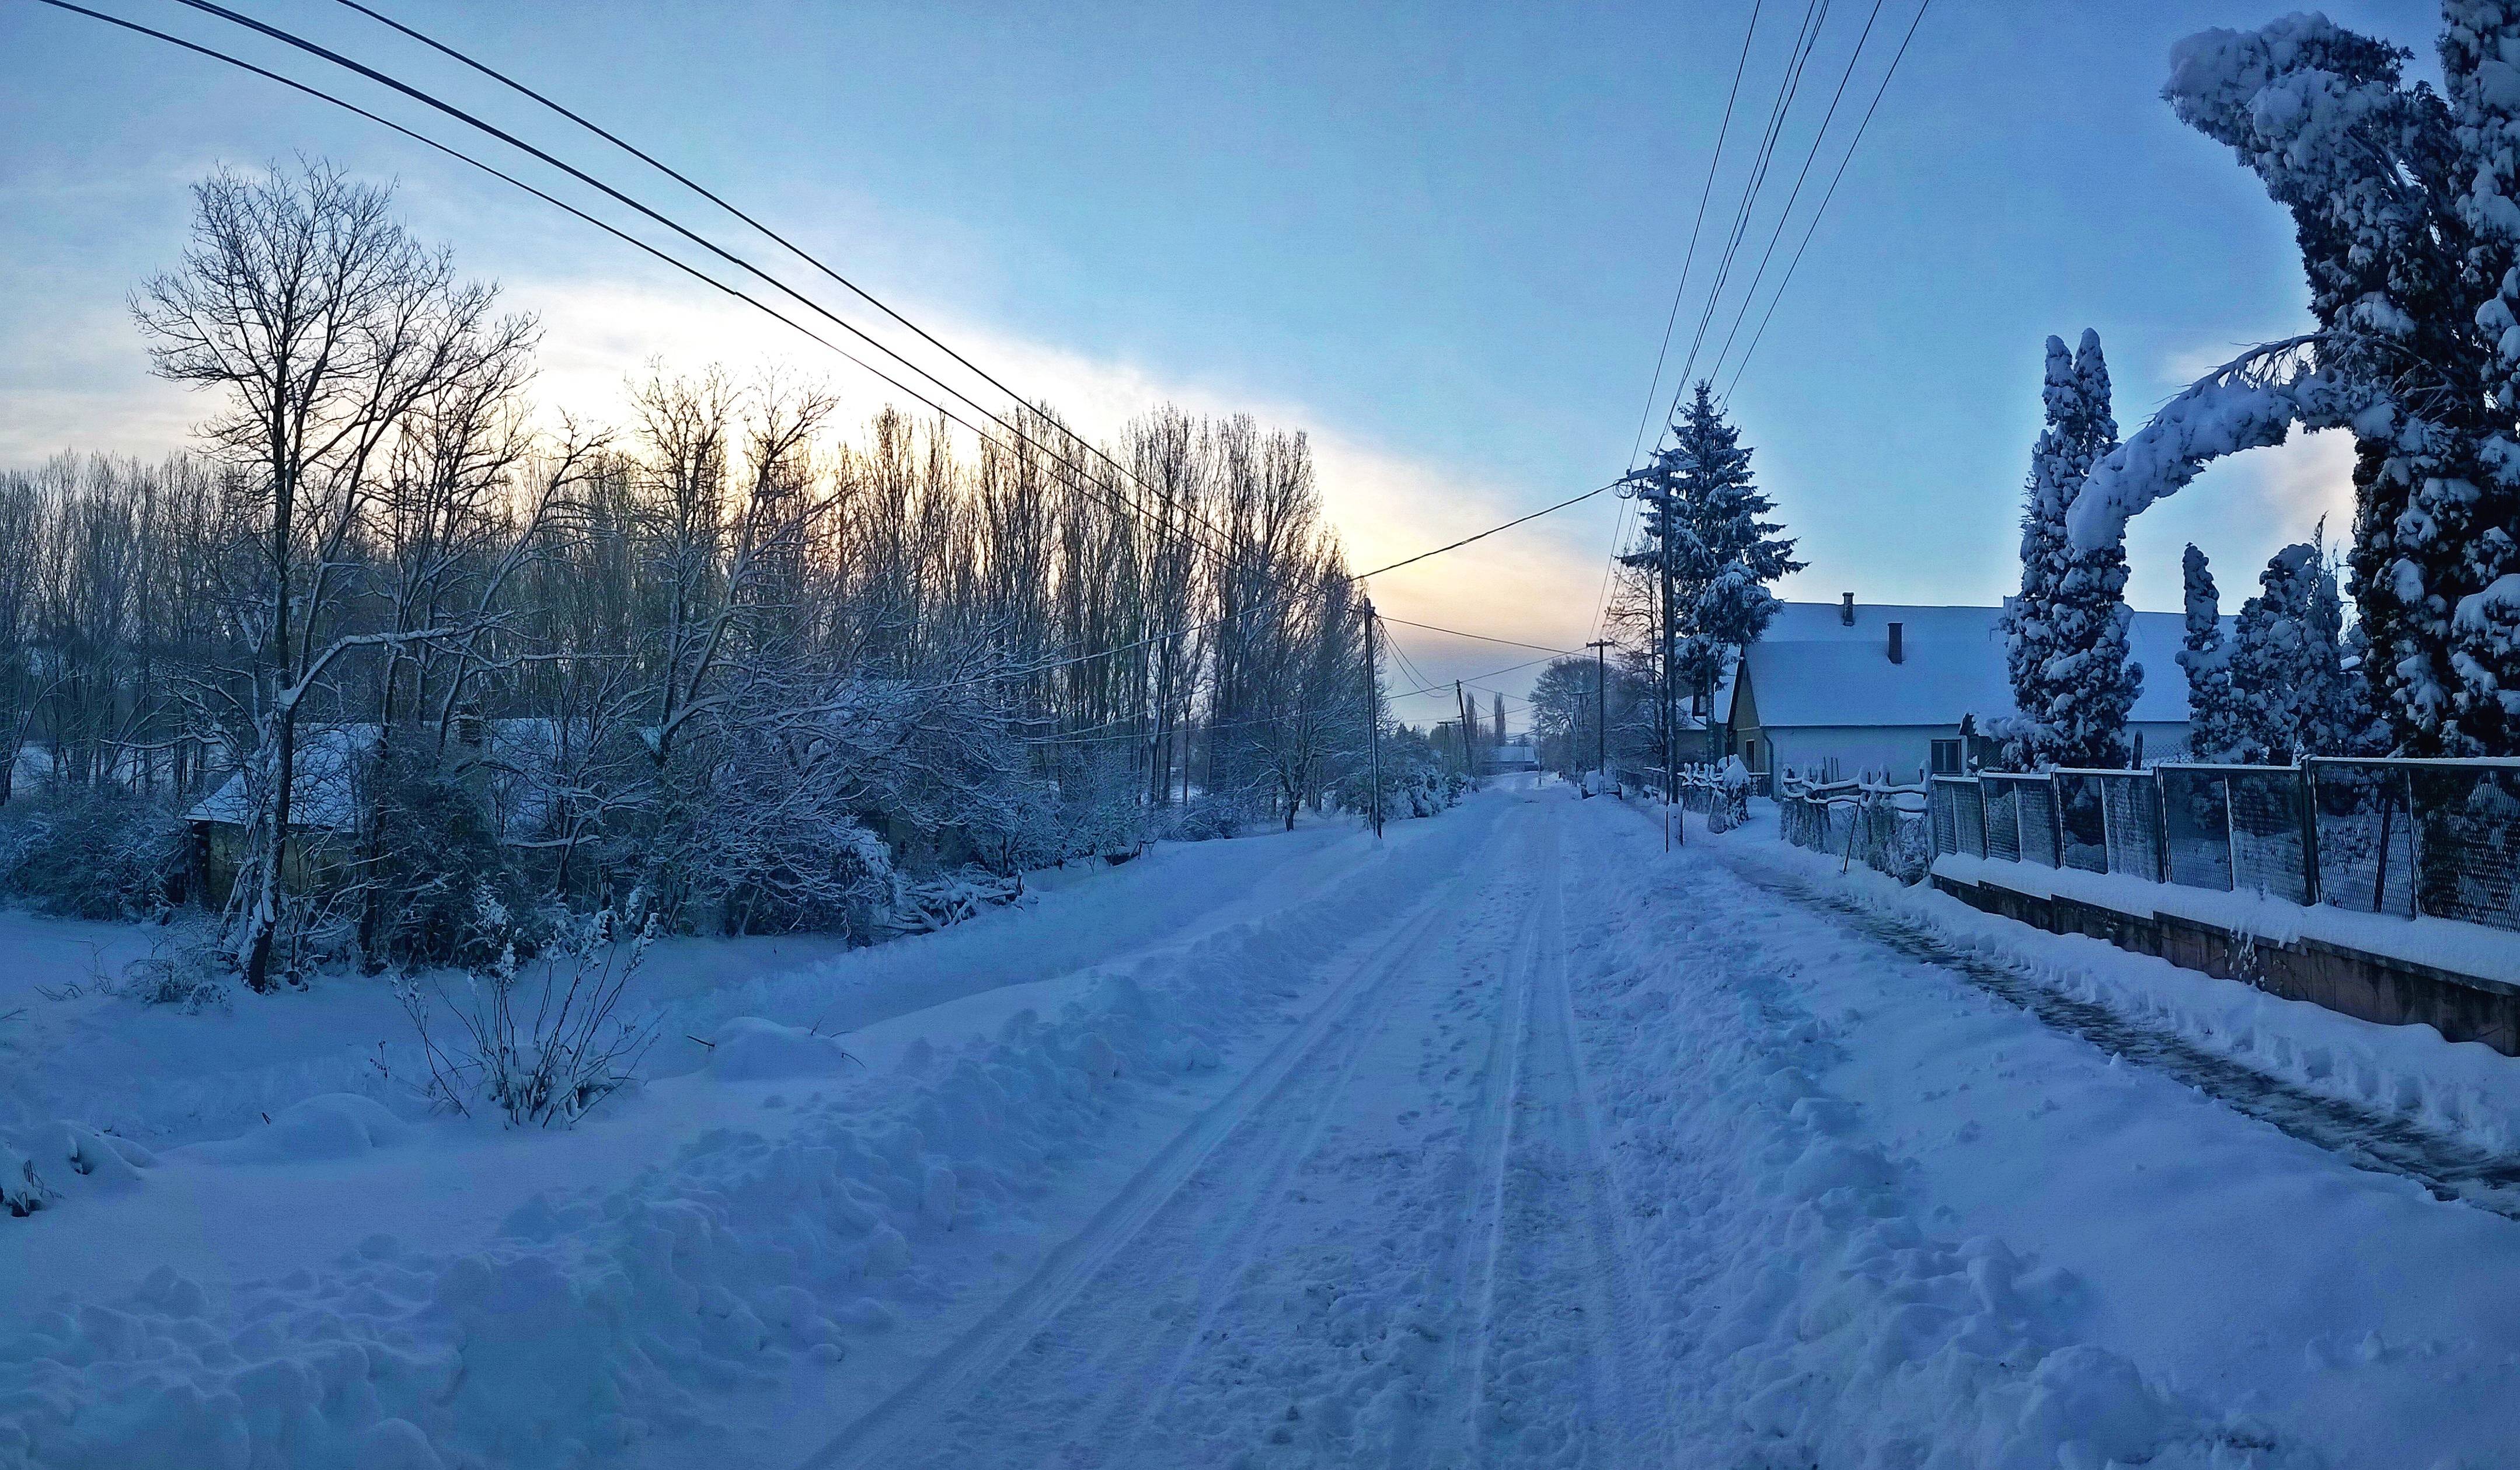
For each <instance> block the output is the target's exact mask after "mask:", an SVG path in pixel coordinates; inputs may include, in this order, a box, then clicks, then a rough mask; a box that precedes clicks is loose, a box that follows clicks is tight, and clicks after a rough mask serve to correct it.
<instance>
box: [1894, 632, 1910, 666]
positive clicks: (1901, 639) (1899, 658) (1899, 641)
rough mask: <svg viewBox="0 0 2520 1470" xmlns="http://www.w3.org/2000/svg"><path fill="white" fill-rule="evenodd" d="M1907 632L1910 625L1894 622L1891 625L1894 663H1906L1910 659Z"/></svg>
mask: <svg viewBox="0 0 2520 1470" xmlns="http://www.w3.org/2000/svg"><path fill="white" fill-rule="evenodd" d="M1907 632H1908V625H1907V624H1905V623H1892V624H1891V625H1890V661H1891V662H1892V663H1906V662H1907V661H1908V640H1907V637H1906V635H1907Z"/></svg>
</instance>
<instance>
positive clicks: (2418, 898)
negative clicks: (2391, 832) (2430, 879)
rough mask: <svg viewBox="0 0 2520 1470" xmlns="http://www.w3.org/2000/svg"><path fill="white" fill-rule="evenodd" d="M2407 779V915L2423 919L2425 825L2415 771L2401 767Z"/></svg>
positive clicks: (2400, 769)
mask: <svg viewBox="0 0 2520 1470" xmlns="http://www.w3.org/2000/svg"><path fill="white" fill-rule="evenodd" d="M2398 770H2399V771H2400V772H2401V773H2403V774H2404V775H2405V776H2406V778H2407V914H2408V917H2410V918H2421V917H2422V916H2423V913H2424V824H2423V821H2422V819H2421V818H2420V817H2418V816H2417V815H2416V812H2415V770H2414V768H2413V767H2412V766H2401V767H2399V768H2398Z"/></svg>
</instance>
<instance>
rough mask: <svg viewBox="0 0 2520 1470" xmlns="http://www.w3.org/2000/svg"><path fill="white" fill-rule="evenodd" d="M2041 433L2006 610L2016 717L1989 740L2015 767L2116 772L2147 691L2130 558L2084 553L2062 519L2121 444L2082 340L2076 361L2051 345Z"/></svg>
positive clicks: (2101, 379) (2119, 553) (2098, 364)
mask: <svg viewBox="0 0 2520 1470" xmlns="http://www.w3.org/2000/svg"><path fill="white" fill-rule="evenodd" d="M2042 396H2043V397H2044V398H2045V399H2046V403H2047V410H2048V426H2047V427H2046V428H2045V429H2043V430H2041V432H2040V435H2039V442H2038V445H2037V446H2036V447H2035V448H2034V449H2033V450H2032V451H2031V457H2030V481H2029V486H2028V490H2027V493H2026V496H2025V500H2024V504H2023V506H2022V512H2021V592H2020V595H2019V596H2018V597H2016V598H2014V599H2013V601H2012V602H2011V604H2010V605H2009V606H2008V607H2006V608H2005V609H2004V614H2003V628H2004V658H2005V667H2006V670H2007V672H2009V674H2010V675H2011V678H2012V700H2013V705H2014V707H2015V709H2017V710H2018V711H2019V714H2018V716H2017V717H2016V718H2015V719H2013V720H2010V721H2007V722H2004V724H2003V728H2002V729H2000V730H1999V731H1998V732H1996V733H1997V734H1998V735H2002V736H2003V739H2004V748H2005V759H2006V761H2007V762H2008V763H2010V764H2013V765H2016V766H2021V767H2030V766H2043V765H2067V766H2116V765H2121V764H2123V763H2124V762H2125V760H2126V759H2127V754H2128V751H2127V744H2126V718H2127V712H2128V711H2129V710H2130V709H2132V708H2134V706H2135V700H2136V695H2137V694H2138V693H2139V692H2141V691H2142V689H2143V670H2142V668H2141V667H2140V666H2138V665H2136V664H2132V663H2130V662H2128V660H2127V634H2126V625H2127V616H2128V615H2127V610H2126V575H2127V568H2126V552H2125V548H2124V547H2123V546H2122V545H2121V546H2102V547H2097V548H2093V549H2090V550H2084V549H2081V548H2078V547H2076V546H2075V545H2074V544H2073V542H2072V540H2071V539H2070V538H2069V537H2068V536H2067V534H2066V528H2065V515H2066V512H2067V510H2068V509H2069V508H2070V507H2071V506H2072V505H2073V503H2074V497H2075V496H2076V495H2077V494H2078V493H2079V492H2080V491H2081V489H2082V487H2083V482H2084V480H2085V479H2086V478H2087V477H2088V476H2089V475H2090V474H2091V471H2092V468H2093V466H2095V465H2097V464H2098V463H2099V462H2100V461H2101V459H2102V458H2103V457H2104V456H2106V455H2107V454H2108V453H2109V452H2110V451H2111V450H2113V449H2115V448H2116V447H2117V442H2118V425H2117V420H2116V419H2115V418H2113V417H2111V415H2110V412H2109V369H2108V363H2107V361H2106V360H2105V359H2104V358H2102V356H2101V355H2100V337H2099V334H2098V333H2095V332H2091V331H2086V332H2084V334H2083V339H2082V342H2081V344H2080V345H2079V346H2078V347H2077V348H2076V349H2075V350H2074V351H2073V352H2071V353H2068V352H2067V351H2066V350H2065V343H2064V340H2063V339H2062V338H2060V337H2053V336H2051V337H2049V338H2048V367H2047V382H2046V386H2045V388H2044V389H2043V392H2042Z"/></svg>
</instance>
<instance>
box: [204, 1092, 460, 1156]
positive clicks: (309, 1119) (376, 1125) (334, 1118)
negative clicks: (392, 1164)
mask: <svg viewBox="0 0 2520 1470" xmlns="http://www.w3.org/2000/svg"><path fill="white" fill-rule="evenodd" d="M410 1134H411V1130H410V1128H409V1127H408V1126H407V1125H405V1124H404V1123H403V1121H402V1120H401V1119H399V1118H397V1117H395V1116H394V1115H393V1114H392V1113H391V1112H389V1111H387V1110H386V1108H385V1105H384V1104H383V1103H382V1102H379V1101H377V1100H376V1099H375V1098H373V1097H362V1096H360V1095H359V1094H358V1093H356V1092H325V1093H323V1094H321V1095H319V1096H314V1097H309V1098H307V1099H306V1100H305V1101H304V1102H299V1103H294V1104H292V1105H291V1106H289V1107H285V1108H283V1109H281V1110H280V1111H279V1112H278V1113H276V1114H274V1115H273V1116H272V1120H271V1123H270V1125H269V1126H268V1127H266V1128H264V1129H262V1130H261V1131H260V1132H258V1133H249V1134H247V1135H245V1136H243V1137H240V1138H233V1139H229V1140H227V1141H225V1142H219V1143H196V1144H194V1145H192V1148H191V1152H192V1153H193V1154H194V1155H195V1156H197V1157H200V1158H204V1159H209V1160H213V1161H215V1162H218V1163H223V1164H304V1163H311V1162H314V1161H316V1160H321V1159H348V1158H355V1157H357V1156H358V1155H360V1154H363V1153H366V1152H368V1151H369V1150H370V1149H374V1148H389V1147H391V1146H392V1145H394V1144H396V1143H399V1142H402V1141H403V1140H404V1139H405V1138H406V1137H408V1136H410Z"/></svg>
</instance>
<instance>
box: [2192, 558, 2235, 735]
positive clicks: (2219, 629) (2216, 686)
mask: <svg viewBox="0 0 2520 1470" xmlns="http://www.w3.org/2000/svg"><path fill="white" fill-rule="evenodd" d="M2180 570H2181V574H2182V576H2183V580H2184V582H2185V586H2186V594H2187V597H2186V602H2187V634H2186V637H2185V638H2184V639H2183V640H2182V641H2181V648H2180V653H2179V666H2180V668H2182V669H2183V670H2185V671H2186V674H2187V753H2188V755H2189V756H2190V757H2192V758H2193V759H2196V760H2200V761H2228V760H2229V759H2231V758H2232V754H2233V752H2234V751H2235V750H2236V749H2237V747H2238V744H2239V736H2240V733H2239V730H2238V728H2237V721H2238V712H2237V711H2236V710H2234V709H2233V708H2232V705H2231V645H2230V640H2229V639H2228V638H2227V637H2226V636H2225V635H2224V632H2223V601H2222V594H2221V592H2220V591H2219V590H2218V589H2216V587H2215V586H2214V573H2213V570H2212V569H2211V568H2210V567H2209V566H2208V565H2207V564H2206V561H2205V554H2204V553H2203V552H2200V551H2198V550H2197V549H2196V544H2195V543H2194V542H2192V541H2191V542H2189V543H2188V544H2187V555H2186V556H2185V557H2183V558H2182V560H2181V562H2180Z"/></svg>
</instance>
